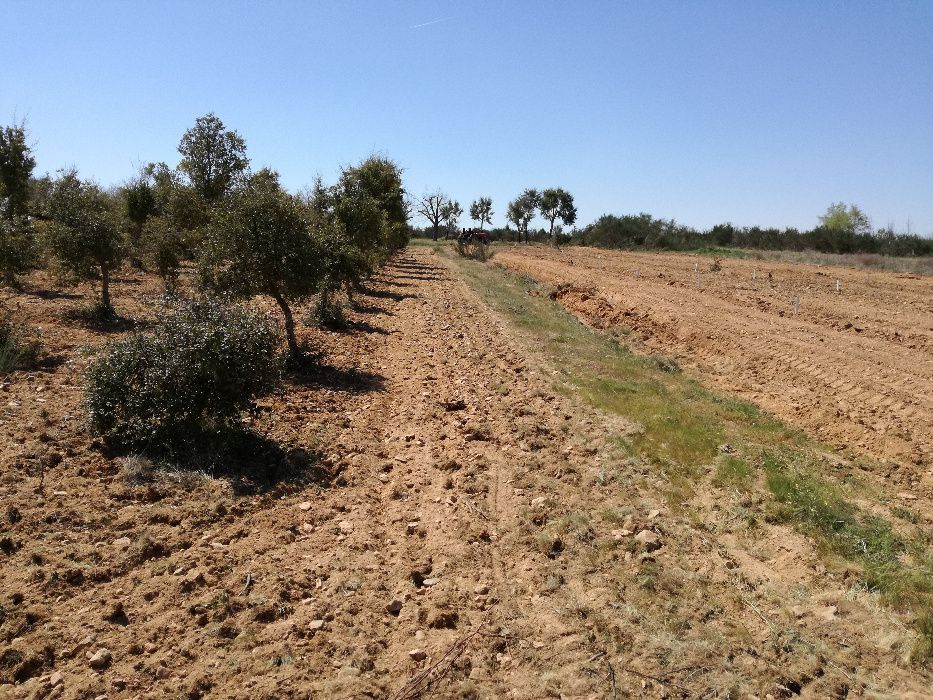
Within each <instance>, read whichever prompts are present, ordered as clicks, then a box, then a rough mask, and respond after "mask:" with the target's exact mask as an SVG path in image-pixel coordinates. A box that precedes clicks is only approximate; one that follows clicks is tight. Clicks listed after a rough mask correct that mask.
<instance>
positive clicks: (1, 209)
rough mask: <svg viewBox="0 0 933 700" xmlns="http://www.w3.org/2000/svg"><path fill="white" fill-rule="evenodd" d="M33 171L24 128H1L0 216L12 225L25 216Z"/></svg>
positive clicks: (34, 163)
mask: <svg viewBox="0 0 933 700" xmlns="http://www.w3.org/2000/svg"><path fill="white" fill-rule="evenodd" d="M35 167H36V159H35V158H33V156H32V149H31V148H30V147H29V144H28V143H26V126H25V124H23V123H20V124H14V125H13V126H4V127H2V128H0V216H2V217H3V218H5V219H7V220H9V221H12V220H13V219H16V218H20V217H24V216H26V215H27V214H28V208H29V178H30V177H31V176H32V171H33V169H34V168H35Z"/></svg>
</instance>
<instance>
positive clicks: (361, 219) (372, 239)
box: [335, 156, 409, 265]
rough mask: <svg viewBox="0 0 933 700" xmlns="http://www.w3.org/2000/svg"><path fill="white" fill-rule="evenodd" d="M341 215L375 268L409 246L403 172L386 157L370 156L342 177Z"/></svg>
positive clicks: (338, 191) (338, 199)
mask: <svg viewBox="0 0 933 700" xmlns="http://www.w3.org/2000/svg"><path fill="white" fill-rule="evenodd" d="M335 197H336V209H337V216H338V218H339V219H340V220H341V222H342V223H343V224H344V226H345V227H346V230H347V233H348V234H349V235H350V237H351V239H352V240H353V241H354V242H355V243H357V245H359V247H360V249H361V250H363V251H364V252H365V253H366V254H367V255H368V256H369V257H371V258H372V260H373V263H374V265H381V264H382V263H383V262H385V260H387V259H388V257H389V256H390V255H391V254H392V253H394V252H395V251H397V250H401V249H402V248H404V247H405V246H406V245H407V244H408V217H409V207H408V204H407V202H406V201H405V188H404V186H403V185H402V169H401V168H400V167H399V166H398V165H397V164H396V163H395V162H393V161H392V160H390V159H388V158H385V157H383V156H370V157H369V158H367V159H366V160H364V161H363V162H362V163H360V164H359V165H358V166H356V167H353V168H347V169H346V170H344V171H343V173H341V175H340V179H339V181H338V183H337V187H336V191H335Z"/></svg>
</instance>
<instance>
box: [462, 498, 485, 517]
mask: <svg viewBox="0 0 933 700" xmlns="http://www.w3.org/2000/svg"><path fill="white" fill-rule="evenodd" d="M462 502H463V503H465V504H466V507H467V508H469V509H470V510H472V511H473V512H474V513H476V514H477V515H478V516H480V517H481V518H482V519H483V520H489V516H488V515H486V514H485V513H484V512H483V511H481V510H480V509H479V506H477V505H476V504H475V503H473V502H471V501H470V499H468V498H464V499H463V501H462Z"/></svg>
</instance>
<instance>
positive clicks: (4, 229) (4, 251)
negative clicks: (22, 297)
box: [0, 217, 38, 287]
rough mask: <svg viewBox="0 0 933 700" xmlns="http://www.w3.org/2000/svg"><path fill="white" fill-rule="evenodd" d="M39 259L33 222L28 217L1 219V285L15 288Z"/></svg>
mask: <svg viewBox="0 0 933 700" xmlns="http://www.w3.org/2000/svg"><path fill="white" fill-rule="evenodd" d="M37 259H38V250H37V246H36V235H35V230H34V228H33V225H32V222H31V221H30V220H29V219H28V218H26V217H16V218H13V219H7V218H5V217H0V283H3V284H5V285H7V286H10V287H15V286H16V285H17V283H18V277H19V275H22V274H24V273H26V272H28V271H29V270H30V269H32V268H33V267H34V266H35V264H36V261H37Z"/></svg>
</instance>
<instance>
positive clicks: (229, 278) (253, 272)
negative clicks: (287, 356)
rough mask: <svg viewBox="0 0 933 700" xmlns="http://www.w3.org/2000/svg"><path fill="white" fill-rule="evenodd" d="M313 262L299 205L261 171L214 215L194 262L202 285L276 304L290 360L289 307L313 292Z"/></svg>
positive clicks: (293, 345)
mask: <svg viewBox="0 0 933 700" xmlns="http://www.w3.org/2000/svg"><path fill="white" fill-rule="evenodd" d="M319 274H320V273H319V259H318V255H317V253H316V250H315V246H314V240H313V239H312V237H311V232H310V227H309V211H308V209H307V207H306V206H305V205H304V203H303V202H302V201H301V200H300V199H299V198H298V197H295V196H293V195H291V194H289V193H287V192H285V190H283V189H282V187H281V185H279V182H278V175H277V174H276V173H274V172H272V171H270V170H261V171H259V172H258V173H256V174H255V175H253V176H252V177H251V178H250V179H249V180H248V181H247V182H246V183H245V184H244V185H243V186H242V187H240V188H238V189H237V190H235V191H234V192H233V193H232V194H231V195H230V196H229V197H228V198H227V199H226V200H224V202H223V203H222V204H221V205H220V206H219V208H218V209H217V211H216V212H215V216H214V220H213V221H212V222H211V224H210V226H209V227H208V230H207V237H206V239H205V241H204V244H203V247H202V252H201V258H200V275H201V280H202V282H203V284H204V285H205V286H206V287H208V288H211V289H214V290H219V291H224V292H228V293H231V294H234V295H236V296H239V297H241V298H249V297H252V296H255V295H260V294H264V295H267V296H270V297H272V298H273V299H274V300H275V302H276V303H277V304H278V305H279V308H280V309H281V311H282V315H283V317H284V318H285V332H286V337H287V340H288V347H289V351H290V353H291V355H292V357H293V358H296V359H297V358H298V357H299V356H300V355H301V350H300V349H299V347H298V341H297V339H296V337H295V324H294V320H293V317H292V312H291V308H290V306H289V304H290V303H291V302H295V301H302V300H304V299H306V298H307V297H309V296H310V295H311V294H313V293H314V292H315V291H316V290H317V285H318V279H319Z"/></svg>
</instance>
